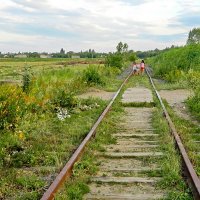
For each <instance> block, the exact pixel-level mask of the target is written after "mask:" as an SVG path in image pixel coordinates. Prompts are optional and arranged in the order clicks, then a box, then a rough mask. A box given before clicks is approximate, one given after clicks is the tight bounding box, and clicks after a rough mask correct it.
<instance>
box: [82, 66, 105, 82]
mask: <svg viewBox="0 0 200 200" xmlns="http://www.w3.org/2000/svg"><path fill="white" fill-rule="evenodd" d="M83 79H84V81H85V82H86V83H87V84H88V85H104V82H103V80H102V77H101V74H100V73H99V72H98V70H97V68H96V67H94V66H92V65H90V66H89V67H88V68H87V69H86V70H85V71H84V73H83Z"/></svg>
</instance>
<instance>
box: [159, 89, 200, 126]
mask: <svg viewBox="0 0 200 200" xmlns="http://www.w3.org/2000/svg"><path fill="white" fill-rule="evenodd" d="M159 94H160V95H161V97H162V98H163V99H165V100H166V101H167V102H168V103H169V105H170V106H171V107H172V108H173V110H174V111H175V112H176V114H177V115H178V116H179V117H181V118H183V119H186V120H188V121H192V122H193V123H194V124H196V125H199V122H198V121H196V120H195V119H194V118H193V117H192V116H191V115H190V112H189V110H188V109H187V107H186V105H185V103H184V101H185V100H186V99H187V98H188V97H189V96H191V95H192V92H191V91H190V90H186V89H179V90H161V91H159Z"/></svg>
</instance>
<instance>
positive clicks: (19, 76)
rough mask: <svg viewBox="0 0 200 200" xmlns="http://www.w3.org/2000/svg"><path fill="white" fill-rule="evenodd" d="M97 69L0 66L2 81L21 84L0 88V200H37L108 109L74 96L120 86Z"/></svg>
mask: <svg viewBox="0 0 200 200" xmlns="http://www.w3.org/2000/svg"><path fill="white" fill-rule="evenodd" d="M90 63H91V64H90ZM101 63H102V60H100V62H99V60H93V59H92V60H79V61H78V62H77V61H76V60H69V59H66V60H64V59H50V60H42V59H41V60H28V61H26V62H24V61H23V60H4V59H3V60H1V62H0V69H1V78H0V79H1V80H8V79H9V80H20V83H19V84H18V83H17V84H16V83H11V84H1V85H0V90H1V94H0V169H1V170H0V171H1V172H0V176H1V180H0V198H2V199H7V198H8V199H9V198H11V197H14V199H38V198H39V197H40V196H41V194H42V193H43V190H44V189H45V188H46V187H47V186H48V185H49V182H51V180H52V179H53V177H52V176H50V175H52V174H54V175H56V174H57V173H58V171H59V170H60V169H61V168H62V167H63V164H64V163H65V162H66V160H68V158H69V157H70V155H71V153H72V152H73V151H74V149H76V147H77V145H78V144H79V143H80V141H81V140H82V139H83V138H84V136H85V135H86V134H87V132H88V131H89V129H90V127H91V126H92V124H93V123H94V122H95V120H96V119H97V118H98V116H99V114H100V113H101V112H102V110H103V108H104V107H105V105H106V103H107V101H105V100H101V99H99V98H96V99H91V98H87V99H79V98H77V95H79V94H82V93H84V92H86V91H87V90H88V89H90V88H93V89H95V88H96V89H98V90H106V91H115V90H116V89H117V88H118V87H119V85H120V83H121V82H122V80H121V79H116V76H118V75H119V74H120V73H121V71H120V70H119V69H116V68H113V67H105V66H104V65H103V64H101ZM13 72H14V73H13ZM41 177H42V178H41Z"/></svg>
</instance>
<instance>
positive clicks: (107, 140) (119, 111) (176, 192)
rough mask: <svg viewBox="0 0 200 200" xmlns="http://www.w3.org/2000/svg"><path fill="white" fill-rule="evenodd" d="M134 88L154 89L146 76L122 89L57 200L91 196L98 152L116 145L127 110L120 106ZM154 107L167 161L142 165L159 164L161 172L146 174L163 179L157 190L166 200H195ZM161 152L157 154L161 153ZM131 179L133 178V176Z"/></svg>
mask: <svg viewBox="0 0 200 200" xmlns="http://www.w3.org/2000/svg"><path fill="white" fill-rule="evenodd" d="M133 86H147V87H149V88H150V85H149V84H148V78H147V77H146V76H144V77H135V76H134V77H131V79H130V80H129V82H128V83H127V84H126V85H125V87H124V88H123V89H122V92H121V93H120V95H119V97H118V98H117V101H116V102H115V103H114V106H113V108H112V110H111V112H110V113H109V114H108V116H107V117H106V118H105V119H104V121H103V122H102V124H101V125H100V127H99V130H98V131H97V134H96V138H94V139H93V140H92V141H91V142H90V144H89V145H88V147H87V148H86V150H85V153H84V155H83V157H82V159H81V160H80V161H79V162H78V164H77V165H76V166H75V174H74V175H73V176H72V177H71V179H70V180H69V181H67V182H66V183H65V184H64V186H63V188H62V189H61V191H59V193H58V194H57V195H56V199H57V200H61V199H63V200H64V199H68V200H72V199H82V198H83V195H84V194H86V193H88V192H89V188H88V186H87V184H88V183H89V178H90V176H92V175H95V174H96V173H97V171H98V164H99V162H98V161H97V162H95V160H96V157H95V156H94V151H101V152H104V151H105V148H104V145H105V144H114V143H115V138H113V136H112V134H113V133H115V132H117V131H118V130H119V129H120V127H119V126H118V121H119V120H120V116H122V115H123V114H124V111H123V107H122V106H121V103H120V98H121V95H122V93H123V92H124V90H126V88H129V87H133ZM154 99H155V97H154ZM132 106H134V105H132ZM154 106H156V108H154V112H153V117H152V124H153V128H155V129H156V130H155V133H156V134H159V140H160V143H161V145H160V146H159V147H158V149H159V150H160V151H161V152H163V153H164V157H161V158H159V159H158V158H145V159H143V158H141V159H140V161H142V163H143V165H145V166H146V165H147V164H155V163H157V164H158V166H161V171H152V172H146V175H148V176H149V177H151V176H154V177H155V176H156V177H162V181H160V182H159V183H158V184H157V189H158V190H159V189H160V190H164V191H165V192H166V194H167V197H166V198H165V199H169V200H171V199H180V200H190V199H191V200H192V197H191V191H190V190H189V189H188V187H187V185H186V184H185V182H184V180H183V178H182V176H181V173H182V172H181V162H180V157H179V154H178V152H177V150H175V146H174V140H173V137H172V136H171V134H170V131H169V127H168V125H167V122H166V120H165V118H164V117H163V115H162V111H161V107H160V106H159V103H158V101H157V100H156V99H155V104H154ZM149 139H152V138H149ZM158 149H155V150H156V151H158ZM85 163H87V164H85ZM77 166H78V169H77ZM105 175H106V174H105ZM116 175H118V176H121V175H122V174H121V173H117V174H116ZM126 175H127V174H126ZM128 175H130V176H131V175H132V174H128Z"/></svg>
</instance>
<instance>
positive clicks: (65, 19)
mask: <svg viewBox="0 0 200 200" xmlns="http://www.w3.org/2000/svg"><path fill="white" fill-rule="evenodd" d="M133 2H134V1H131V0H126V1H124V0H95V1H94V0H73V1H72V0H43V1H40V2H38V1H35V0H7V1H4V0H0V30H4V32H2V31H1V32H0V37H1V38H0V45H1V47H3V48H4V49H5V48H7V47H8V46H7V47H6V46H5V43H6V42H9V43H11V42H13V44H14V43H18V44H23V45H18V47H15V49H16V48H19V50H20V51H22V50H21V49H23V50H29V49H33V48H35V50H36V51H37V50H39V49H41V48H42V47H43V48H44V49H43V50H44V51H54V50H55V49H59V48H61V47H64V48H65V46H66V48H67V50H81V49H89V48H94V49H96V50H99V51H112V50H114V49H115V46H116V44H117V43H118V42H119V41H123V42H127V43H130V44H129V45H130V47H132V48H134V50H138V49H140V50H142V49H152V48H153V49H155V48H164V47H166V46H171V45H172V43H171V42H172V40H168V41H167V40H163V41H161V39H159V40H158V39H157V38H156V37H157V36H158V37H159V36H166V37H167V36H172V35H178V34H180V35H181V34H182V35H183V34H186V33H187V32H188V31H189V29H190V28H192V25H191V27H188V26H186V25H184V24H183V23H181V22H179V19H178V16H180V15H183V14H184V13H186V12H187V13H188V12H197V13H198V12H199V15H200V1H199V0H162V1H160V0H141V1H137V3H136V4H134V3H133ZM24 26H27V27H26V29H29V35H27V32H25V30H24V29H23V27H24ZM20 28H21V30H19V29H20ZM31 28H33V31H32V29H31ZM31 31H32V32H31ZM42 31H43V32H42ZM59 32H60V33H59ZM31 33H32V34H31ZM143 35H145V36H143ZM160 38H161V37H160ZM31 40H32V41H33V42H31ZM47 41H48V42H51V43H52V45H50V44H48V42H47ZM176 41H177V44H184V42H185V41H183V37H180V38H176ZM176 41H173V42H176ZM1 43H2V44H1ZM37 44H41V46H37ZM13 46H14V45H13ZM9 47H10V46H9ZM13 48H14V47H13ZM13 48H12V47H11V49H7V51H12V49H13ZM0 51H1V49H0Z"/></svg>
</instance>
